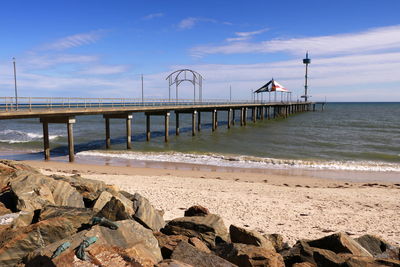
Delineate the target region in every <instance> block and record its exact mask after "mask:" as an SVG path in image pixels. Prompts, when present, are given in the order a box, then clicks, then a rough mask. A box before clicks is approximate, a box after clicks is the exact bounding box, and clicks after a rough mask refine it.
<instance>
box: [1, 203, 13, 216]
mask: <svg viewBox="0 0 400 267" xmlns="http://www.w3.org/2000/svg"><path fill="white" fill-rule="evenodd" d="M10 213H12V211H11V210H10V209H7V208H6V206H5V205H4V204H3V203H2V202H0V216H1V215H5V214H10Z"/></svg>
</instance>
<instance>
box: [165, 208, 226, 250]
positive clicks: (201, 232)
mask: <svg viewBox="0 0 400 267" xmlns="http://www.w3.org/2000/svg"><path fill="white" fill-rule="evenodd" d="M161 231H162V232H163V233H165V234H167V235H184V236H187V237H197V238H199V239H200V240H202V241H203V242H204V243H205V244H206V245H207V246H208V247H209V248H210V249H213V248H215V246H216V243H218V242H226V241H228V240H229V234H228V231H227V229H226V226H225V224H224V222H223V220H222V219H221V217H219V216H218V215H215V214H208V215H206V216H192V217H182V218H177V219H174V220H172V221H170V222H168V223H167V225H166V226H165V227H164V228H163V229H162V230H161Z"/></svg>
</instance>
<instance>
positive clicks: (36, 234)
mask: <svg viewBox="0 0 400 267" xmlns="http://www.w3.org/2000/svg"><path fill="white" fill-rule="evenodd" d="M91 216H93V212H92V211H91V210H89V209H83V208H67V207H46V208H45V209H44V210H43V211H42V212H41V213H40V216H39V218H38V220H39V221H38V222H37V223H35V224H31V225H29V226H26V227H19V228H16V229H12V228H9V229H8V230H7V231H3V232H1V233H0V266H14V265H15V264H16V263H17V262H18V261H19V260H20V259H21V258H22V257H24V256H25V255H26V254H28V253H29V252H31V251H34V250H36V249H38V248H42V247H45V246H47V245H49V244H51V243H54V242H56V241H58V240H61V239H63V238H66V237H68V236H71V235H73V234H75V233H77V232H78V231H79V230H81V229H82V228H84V227H83V226H85V225H87V224H88V223H89V221H90V218H91Z"/></svg>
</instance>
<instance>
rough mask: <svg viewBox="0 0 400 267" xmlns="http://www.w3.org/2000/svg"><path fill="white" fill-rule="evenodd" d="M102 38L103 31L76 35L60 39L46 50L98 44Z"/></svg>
mask: <svg viewBox="0 0 400 267" xmlns="http://www.w3.org/2000/svg"><path fill="white" fill-rule="evenodd" d="M100 37H101V31H93V32H89V33H80V34H74V35H70V36H67V37H63V38H60V39H58V40H56V41H55V42H53V43H50V44H47V45H44V46H43V47H42V49H44V50H65V49H69V48H74V47H78V46H82V45H88V44H93V43H96V42H97V41H98V40H99V39H100Z"/></svg>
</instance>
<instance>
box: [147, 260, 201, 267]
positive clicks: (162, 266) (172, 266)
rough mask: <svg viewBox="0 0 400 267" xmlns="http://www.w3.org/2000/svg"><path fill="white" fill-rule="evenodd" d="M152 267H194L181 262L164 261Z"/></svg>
mask: <svg viewBox="0 0 400 267" xmlns="http://www.w3.org/2000/svg"><path fill="white" fill-rule="evenodd" d="M154 267H194V266H193V265H190V264H186V263H183V262H181V261H177V260H171V259H166V260H163V261H160V262H159V263H157V264H156V265H154Z"/></svg>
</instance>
